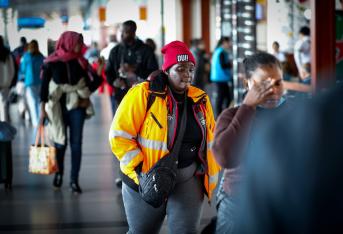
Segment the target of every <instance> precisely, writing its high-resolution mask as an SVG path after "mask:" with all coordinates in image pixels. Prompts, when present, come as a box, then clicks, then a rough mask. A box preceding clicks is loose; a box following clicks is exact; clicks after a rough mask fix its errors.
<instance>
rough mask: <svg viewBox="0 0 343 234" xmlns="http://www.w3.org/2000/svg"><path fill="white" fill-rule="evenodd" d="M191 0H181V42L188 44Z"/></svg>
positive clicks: (190, 33)
mask: <svg viewBox="0 0 343 234" xmlns="http://www.w3.org/2000/svg"><path fill="white" fill-rule="evenodd" d="M191 3H192V1H189V0H181V4H182V34H183V38H182V40H183V42H185V43H186V44H189V42H190V40H191V39H192V8H191Z"/></svg>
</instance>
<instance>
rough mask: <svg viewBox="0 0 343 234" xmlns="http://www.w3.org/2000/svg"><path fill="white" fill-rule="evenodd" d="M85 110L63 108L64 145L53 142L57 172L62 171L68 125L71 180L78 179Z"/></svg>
mask: <svg viewBox="0 0 343 234" xmlns="http://www.w3.org/2000/svg"><path fill="white" fill-rule="evenodd" d="M85 117H86V111H85V109H84V108H76V109H73V110H70V111H67V110H63V120H64V128H65V129H64V131H65V135H66V140H65V143H64V145H61V144H57V143H55V147H56V159H57V164H58V169H59V173H60V174H62V175H63V173H64V156H65V151H66V147H67V127H69V138H70V148H71V175H70V178H71V181H78V179H79V171H80V167H81V156H82V133H83V126H84V122H85Z"/></svg>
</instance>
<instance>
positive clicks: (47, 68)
mask: <svg viewBox="0 0 343 234" xmlns="http://www.w3.org/2000/svg"><path fill="white" fill-rule="evenodd" d="M84 46H85V45H84V43H83V37H82V34H80V33H77V32H72V31H66V32H64V33H63V34H62V35H61V36H60V38H59V40H58V41H57V43H56V49H55V51H54V52H53V53H52V54H51V55H50V56H49V57H47V58H46V59H45V60H44V65H43V67H42V73H41V76H42V88H41V116H40V125H42V124H43V123H44V120H45V119H48V127H49V128H48V129H49V136H50V138H51V139H52V141H53V142H54V143H55V147H56V151H57V152H56V159H57V164H58V168H59V171H58V172H57V173H56V174H55V177H54V180H53V186H54V187H55V188H56V189H59V188H60V187H61V186H62V182H63V174H64V155H65V151H66V146H67V127H69V141H70V146H71V157H72V160H71V162H72V165H71V175H70V189H71V191H72V192H73V193H75V194H79V193H81V192H82V190H81V188H80V186H79V171H80V166H81V156H82V132H83V126H84V120H85V119H86V117H89V116H90V115H91V114H92V111H93V109H92V105H91V102H90V99H89V96H90V95H91V93H92V92H94V91H95V90H96V89H97V88H98V87H99V86H100V84H101V82H102V79H101V77H100V75H101V70H102V68H103V65H104V63H103V62H100V65H99V67H98V69H97V71H94V70H93V69H92V68H91V67H90V65H89V64H88V62H87V60H86V59H84V57H83V55H82V48H83V47H84Z"/></svg>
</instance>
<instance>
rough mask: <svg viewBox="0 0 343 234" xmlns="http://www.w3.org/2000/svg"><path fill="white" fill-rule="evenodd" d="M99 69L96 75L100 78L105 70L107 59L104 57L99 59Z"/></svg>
mask: <svg viewBox="0 0 343 234" xmlns="http://www.w3.org/2000/svg"><path fill="white" fill-rule="evenodd" d="M98 65H99V66H98V69H97V71H96V73H97V74H98V76H101V75H102V70H103V69H104V66H105V59H104V57H99V59H98Z"/></svg>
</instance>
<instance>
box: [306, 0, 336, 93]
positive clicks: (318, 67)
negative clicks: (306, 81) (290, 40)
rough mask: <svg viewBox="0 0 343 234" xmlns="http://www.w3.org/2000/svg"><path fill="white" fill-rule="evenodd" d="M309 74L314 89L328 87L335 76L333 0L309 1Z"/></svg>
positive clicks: (332, 82)
mask: <svg viewBox="0 0 343 234" xmlns="http://www.w3.org/2000/svg"><path fill="white" fill-rule="evenodd" d="M311 11H312V17H311V76H312V85H313V88H314V90H317V91H319V90H321V89H324V88H328V87H330V86H332V85H333V84H334V81H335V77H336V60H335V53H336V52H335V43H336V28H335V0H326V1H311Z"/></svg>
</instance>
